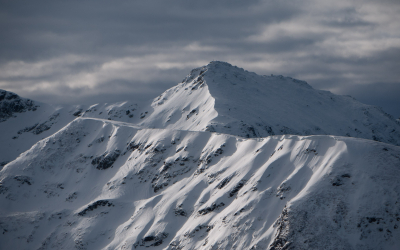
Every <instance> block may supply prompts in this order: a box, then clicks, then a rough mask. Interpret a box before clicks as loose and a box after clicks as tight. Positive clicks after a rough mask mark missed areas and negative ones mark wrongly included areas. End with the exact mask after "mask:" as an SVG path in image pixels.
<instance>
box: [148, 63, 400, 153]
mask: <svg viewBox="0 0 400 250" xmlns="http://www.w3.org/2000/svg"><path fill="white" fill-rule="evenodd" d="M147 111H148V112H149V114H148V115H147V117H146V118H145V119H143V122H141V123H140V125H142V126H144V127H154V128H171V129H183V130H192V131H215V132H219V133H225V134H231V135H238V136H243V137H252V138H255V137H266V136H270V135H282V134H296V135H340V136H348V137H357V138H365V139H371V140H377V141H382V142H387V143H391V144H395V145H400V123H399V122H398V121H396V120H395V119H394V118H393V117H391V116H390V115H388V114H386V113H385V112H383V111H382V110H381V109H380V108H378V107H374V106H370V105H365V104H363V103H360V102H358V101H356V100H355V99H353V98H352V97H349V96H339V95H334V94H332V93H330V92H328V91H321V90H315V89H313V88H312V87H311V86H310V85H308V84H307V83H306V82H304V81H299V80H296V79H292V78H290V77H283V76H260V75H257V74H255V73H251V72H248V71H245V70H243V69H241V68H238V67H234V66H232V65H230V64H228V63H225V62H211V63H210V64H208V65H207V66H204V67H201V68H197V69H194V70H192V72H191V73H190V74H189V75H188V76H187V77H186V78H185V79H184V80H183V82H182V83H181V84H179V85H177V86H176V87H173V88H171V89H169V90H167V91H165V92H164V93H163V94H161V95H160V96H159V97H158V98H156V99H155V100H154V101H153V103H152V107H151V108H150V107H149V108H147Z"/></svg>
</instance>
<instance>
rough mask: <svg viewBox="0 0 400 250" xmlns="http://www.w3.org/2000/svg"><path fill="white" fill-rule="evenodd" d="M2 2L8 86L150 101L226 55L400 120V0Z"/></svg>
mask: <svg viewBox="0 0 400 250" xmlns="http://www.w3.org/2000/svg"><path fill="white" fill-rule="evenodd" d="M0 4H1V8H0V32H1V34H2V39H0V88H2V89H6V90H10V91H14V92H17V93H18V94H20V95H23V96H26V97H30V98H35V99H38V98H39V99H40V100H43V101H46V102H51V103H93V102H113V101H118V100H125V99H137V100H144V99H149V98H152V97H155V96H157V95H158V94H160V93H161V92H162V91H164V90H165V89H167V88H169V87H172V86H173V85H175V84H176V83H178V82H179V81H180V80H181V79H182V78H184V76H185V75H186V74H187V73H188V72H189V70H190V69H192V68H194V67H199V66H202V65H204V64H207V63H208V62H209V61H212V60H222V61H227V62H230V63H231V64H234V65H237V66H239V67H243V68H245V69H247V70H251V71H254V72H256V73H258V74H271V73H272V74H282V75H286V76H292V77H295V78H298V79H301V80H306V81H307V82H308V83H310V84H311V85H312V86H313V87H314V88H318V89H326V90H330V91H332V92H334V93H337V94H350V95H352V96H354V97H356V98H357V99H359V100H360V101H362V102H364V103H368V104H373V105H379V106H382V107H383V108H384V110H385V111H386V112H389V113H391V114H393V115H394V116H396V117H399V116H400V98H398V96H399V95H400V73H399V72H400V70H398V69H399V68H400V16H399V15H398V13H400V4H399V3H398V1H397V0H393V1H391V0H384V1H343V0H339V1H333V2H332V1H331V2H326V1H322V2H321V1H315V0H306V1H296V0H295V1H291V2H287V1H276V0H271V1H236V0H233V1H232V0H230V1H227V0H221V1H209V0H206V1H197V2H192V1H183V0H176V1H161V0H156V1H153V0H150V1H112V2H110V1H102V0H100V1H92V0H86V1H76V0H73V1H47V0H46V1H45V0H42V1H1V2H0Z"/></svg>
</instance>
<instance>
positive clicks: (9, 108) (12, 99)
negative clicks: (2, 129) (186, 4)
mask: <svg viewBox="0 0 400 250" xmlns="http://www.w3.org/2000/svg"><path fill="white" fill-rule="evenodd" d="M38 107H39V105H37V104H35V103H34V102H33V101H32V100H30V99H25V98H21V97H19V96H18V95H17V94H15V93H12V92H8V91H5V90H0V122H3V121H5V120H7V119H8V118H10V117H12V116H13V115H14V113H23V112H26V111H35V110H37V108H38Z"/></svg>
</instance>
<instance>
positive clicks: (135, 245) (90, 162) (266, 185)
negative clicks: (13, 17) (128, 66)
mask: <svg viewBox="0 0 400 250" xmlns="http://www.w3.org/2000/svg"><path fill="white" fill-rule="evenodd" d="M133 101H134V100H133ZM0 131H1V132H0V163H1V166H0V232H1V233H0V249H171V250H172V249H174V250H178V249H182V250H183V249H185V250H186V249H207V250H209V249H226V250H228V249H251V250H256V249H268V250H278V249H280V250H283V249H332V250H333V249H346V250H347V249H349V250H353V249H354V250H356V249H367V250H368V249H374V250H375V249H385V250H386V249H399V246H400V229H399V226H400V147H399V146H398V145H400V134H399V133H400V132H399V131H400V123H399V121H398V120H395V119H394V118H392V117H391V116H390V115H388V114H386V113H384V112H383V111H381V110H380V109H379V108H376V107H373V106H368V105H365V104H362V103H359V102H357V101H356V100H354V99H353V98H351V97H346V96H337V95H333V94H332V93H330V92H327V91H320V90H315V89H313V88H312V87H311V86H309V85H308V84H307V83H306V82H303V81H299V80H295V79H292V78H288V77H282V76H272V75H271V76H259V75H257V74H255V73H250V72H247V71H245V70H243V69H240V68H237V67H234V66H232V65H230V64H228V63H223V62H211V63H210V64H208V65H207V66H204V67H200V68H197V69H194V70H192V72H191V73H190V74H189V75H188V76H187V77H186V78H185V79H184V80H183V81H182V83H180V84H178V85H177V86H175V87H173V88H171V89H168V90H167V91H165V92H164V93H163V94H161V95H160V96H159V97H157V98H155V99H154V100H150V101H149V102H147V103H135V102H131V101H126V102H120V103H114V104H95V105H91V106H85V105H79V106H63V107H56V106H52V105H48V104H44V103H40V102H36V101H32V100H29V99H25V98H21V97H19V96H18V95H16V94H14V93H11V92H7V91H0ZM355 137H358V138H355ZM379 141H380V142H379Z"/></svg>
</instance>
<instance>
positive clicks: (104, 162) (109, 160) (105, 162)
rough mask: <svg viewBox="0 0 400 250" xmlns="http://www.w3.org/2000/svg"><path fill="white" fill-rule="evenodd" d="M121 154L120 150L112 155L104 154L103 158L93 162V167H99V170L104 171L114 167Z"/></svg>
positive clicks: (100, 157)
mask: <svg viewBox="0 0 400 250" xmlns="http://www.w3.org/2000/svg"><path fill="white" fill-rule="evenodd" d="M120 154H121V152H120V151H119V150H115V151H114V152H111V153H107V152H106V153H104V154H103V155H102V156H98V157H96V158H94V159H93V160H92V165H97V166H96V168H97V169H99V170H104V169H107V168H110V167H112V165H113V164H114V162H115V161H116V160H117V159H118V157H119V156H120Z"/></svg>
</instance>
